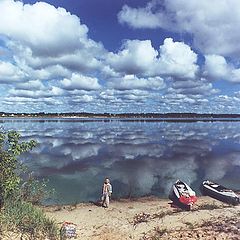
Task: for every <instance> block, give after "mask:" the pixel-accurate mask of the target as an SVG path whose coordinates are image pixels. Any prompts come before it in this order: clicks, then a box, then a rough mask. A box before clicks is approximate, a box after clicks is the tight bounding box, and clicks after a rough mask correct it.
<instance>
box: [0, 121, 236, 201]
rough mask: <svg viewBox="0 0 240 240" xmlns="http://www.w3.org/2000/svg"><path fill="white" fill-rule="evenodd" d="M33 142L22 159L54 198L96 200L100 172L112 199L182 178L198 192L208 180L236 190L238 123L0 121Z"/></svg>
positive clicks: (160, 192) (164, 189)
mask: <svg viewBox="0 0 240 240" xmlns="http://www.w3.org/2000/svg"><path fill="white" fill-rule="evenodd" d="M0 123H1V126H2V127H3V128H4V129H5V130H9V129H14V130H17V131H19V132H21V134H22V136H23V139H24V140H28V139H35V140H37V141H38V143H39V145H38V147H37V148H35V149H34V150H33V151H32V153H31V154H27V156H24V161H25V163H26V164H27V165H28V166H29V168H30V169H31V170H33V171H34V172H35V174H36V175H37V176H38V177H44V178H48V179H49V187H50V188H52V187H53V188H55V190H56V192H57V202H58V203H74V202H80V201H94V200H96V199H98V198H99V197H100V195H101V186H102V182H103V179H104V178H105V176H108V177H110V179H111V182H112V185H113V192H114V196H115V197H128V196H143V195H150V194H151V195H156V196H160V197H167V195H168V192H169V189H170V187H171V185H172V183H173V182H174V181H175V180H176V179H182V180H184V181H186V182H187V183H188V184H190V185H191V186H192V187H193V188H194V189H195V190H196V191H197V192H198V188H199V185H200V183H201V181H203V180H204V179H210V180H213V181H217V182H218V183H221V184H223V185H226V186H228V187H230V188H233V189H240V174H239V173H240V122H156V121H151V122H148V121H119V120H111V121H108V120H105V121H103V120H101V119H98V121H95V120H91V121H84V120H77V119H74V120H72V119H66V120H60V119H51V120H47V119H45V120H44V119H41V120H36V119H4V120H1V121H0Z"/></svg>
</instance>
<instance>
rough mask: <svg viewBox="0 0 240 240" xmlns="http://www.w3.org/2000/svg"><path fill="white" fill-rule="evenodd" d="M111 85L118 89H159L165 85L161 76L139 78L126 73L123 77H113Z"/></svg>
mask: <svg viewBox="0 0 240 240" xmlns="http://www.w3.org/2000/svg"><path fill="white" fill-rule="evenodd" d="M109 86H110V87H113V88H115V89H118V90H129V89H145V90H159V89H163V88H164V87H165V84H164V80H163V79H162V78H161V77H154V78H152V77H149V78H138V77H136V76H134V75H125V76H124V77H123V78H117V79H113V80H112V81H111V82H110V83H109Z"/></svg>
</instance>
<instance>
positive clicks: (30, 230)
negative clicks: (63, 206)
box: [0, 200, 58, 240]
mask: <svg viewBox="0 0 240 240" xmlns="http://www.w3.org/2000/svg"><path fill="white" fill-rule="evenodd" d="M0 217H1V218H0V219H1V220H0V226H1V231H2V232H17V233H18V234H20V236H21V238H23V237H24V236H25V237H26V236H27V238H28V239H31V240H33V239H39V240H41V239H46V238H48V239H50V240H55V239H57V235H58V228H57V225H56V224H55V222H54V221H53V220H51V219H49V218H47V217H46V215H45V214H44V212H43V211H42V210H41V209H39V208H37V207H36V206H34V205H33V204H32V203H27V202H24V201H20V200H18V201H12V200H7V201H6V202H5V204H4V209H2V211H1V213H0Z"/></svg>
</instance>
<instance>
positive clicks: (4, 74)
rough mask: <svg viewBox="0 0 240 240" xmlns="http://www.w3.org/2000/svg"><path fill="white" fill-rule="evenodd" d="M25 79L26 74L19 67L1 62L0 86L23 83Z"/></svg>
mask: <svg viewBox="0 0 240 240" xmlns="http://www.w3.org/2000/svg"><path fill="white" fill-rule="evenodd" d="M24 77H25V74H24V73H23V72H22V71H21V69H19V68H18V67H17V66H15V65H13V64H12V63H10V62H3V61H1V60H0V84H1V83H10V84H11V83H13V82H21V81H22V80H23V78H24Z"/></svg>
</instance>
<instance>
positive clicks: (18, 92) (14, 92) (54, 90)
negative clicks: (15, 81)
mask: <svg viewBox="0 0 240 240" xmlns="http://www.w3.org/2000/svg"><path fill="white" fill-rule="evenodd" d="M9 94H10V95H11V96H15V97H23V98H49V97H54V96H61V95H63V94H64V91H63V90H62V89H61V88H59V87H55V86H53V87H51V88H49V89H48V91H46V90H37V91H32V90H28V89H11V90H9Z"/></svg>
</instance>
